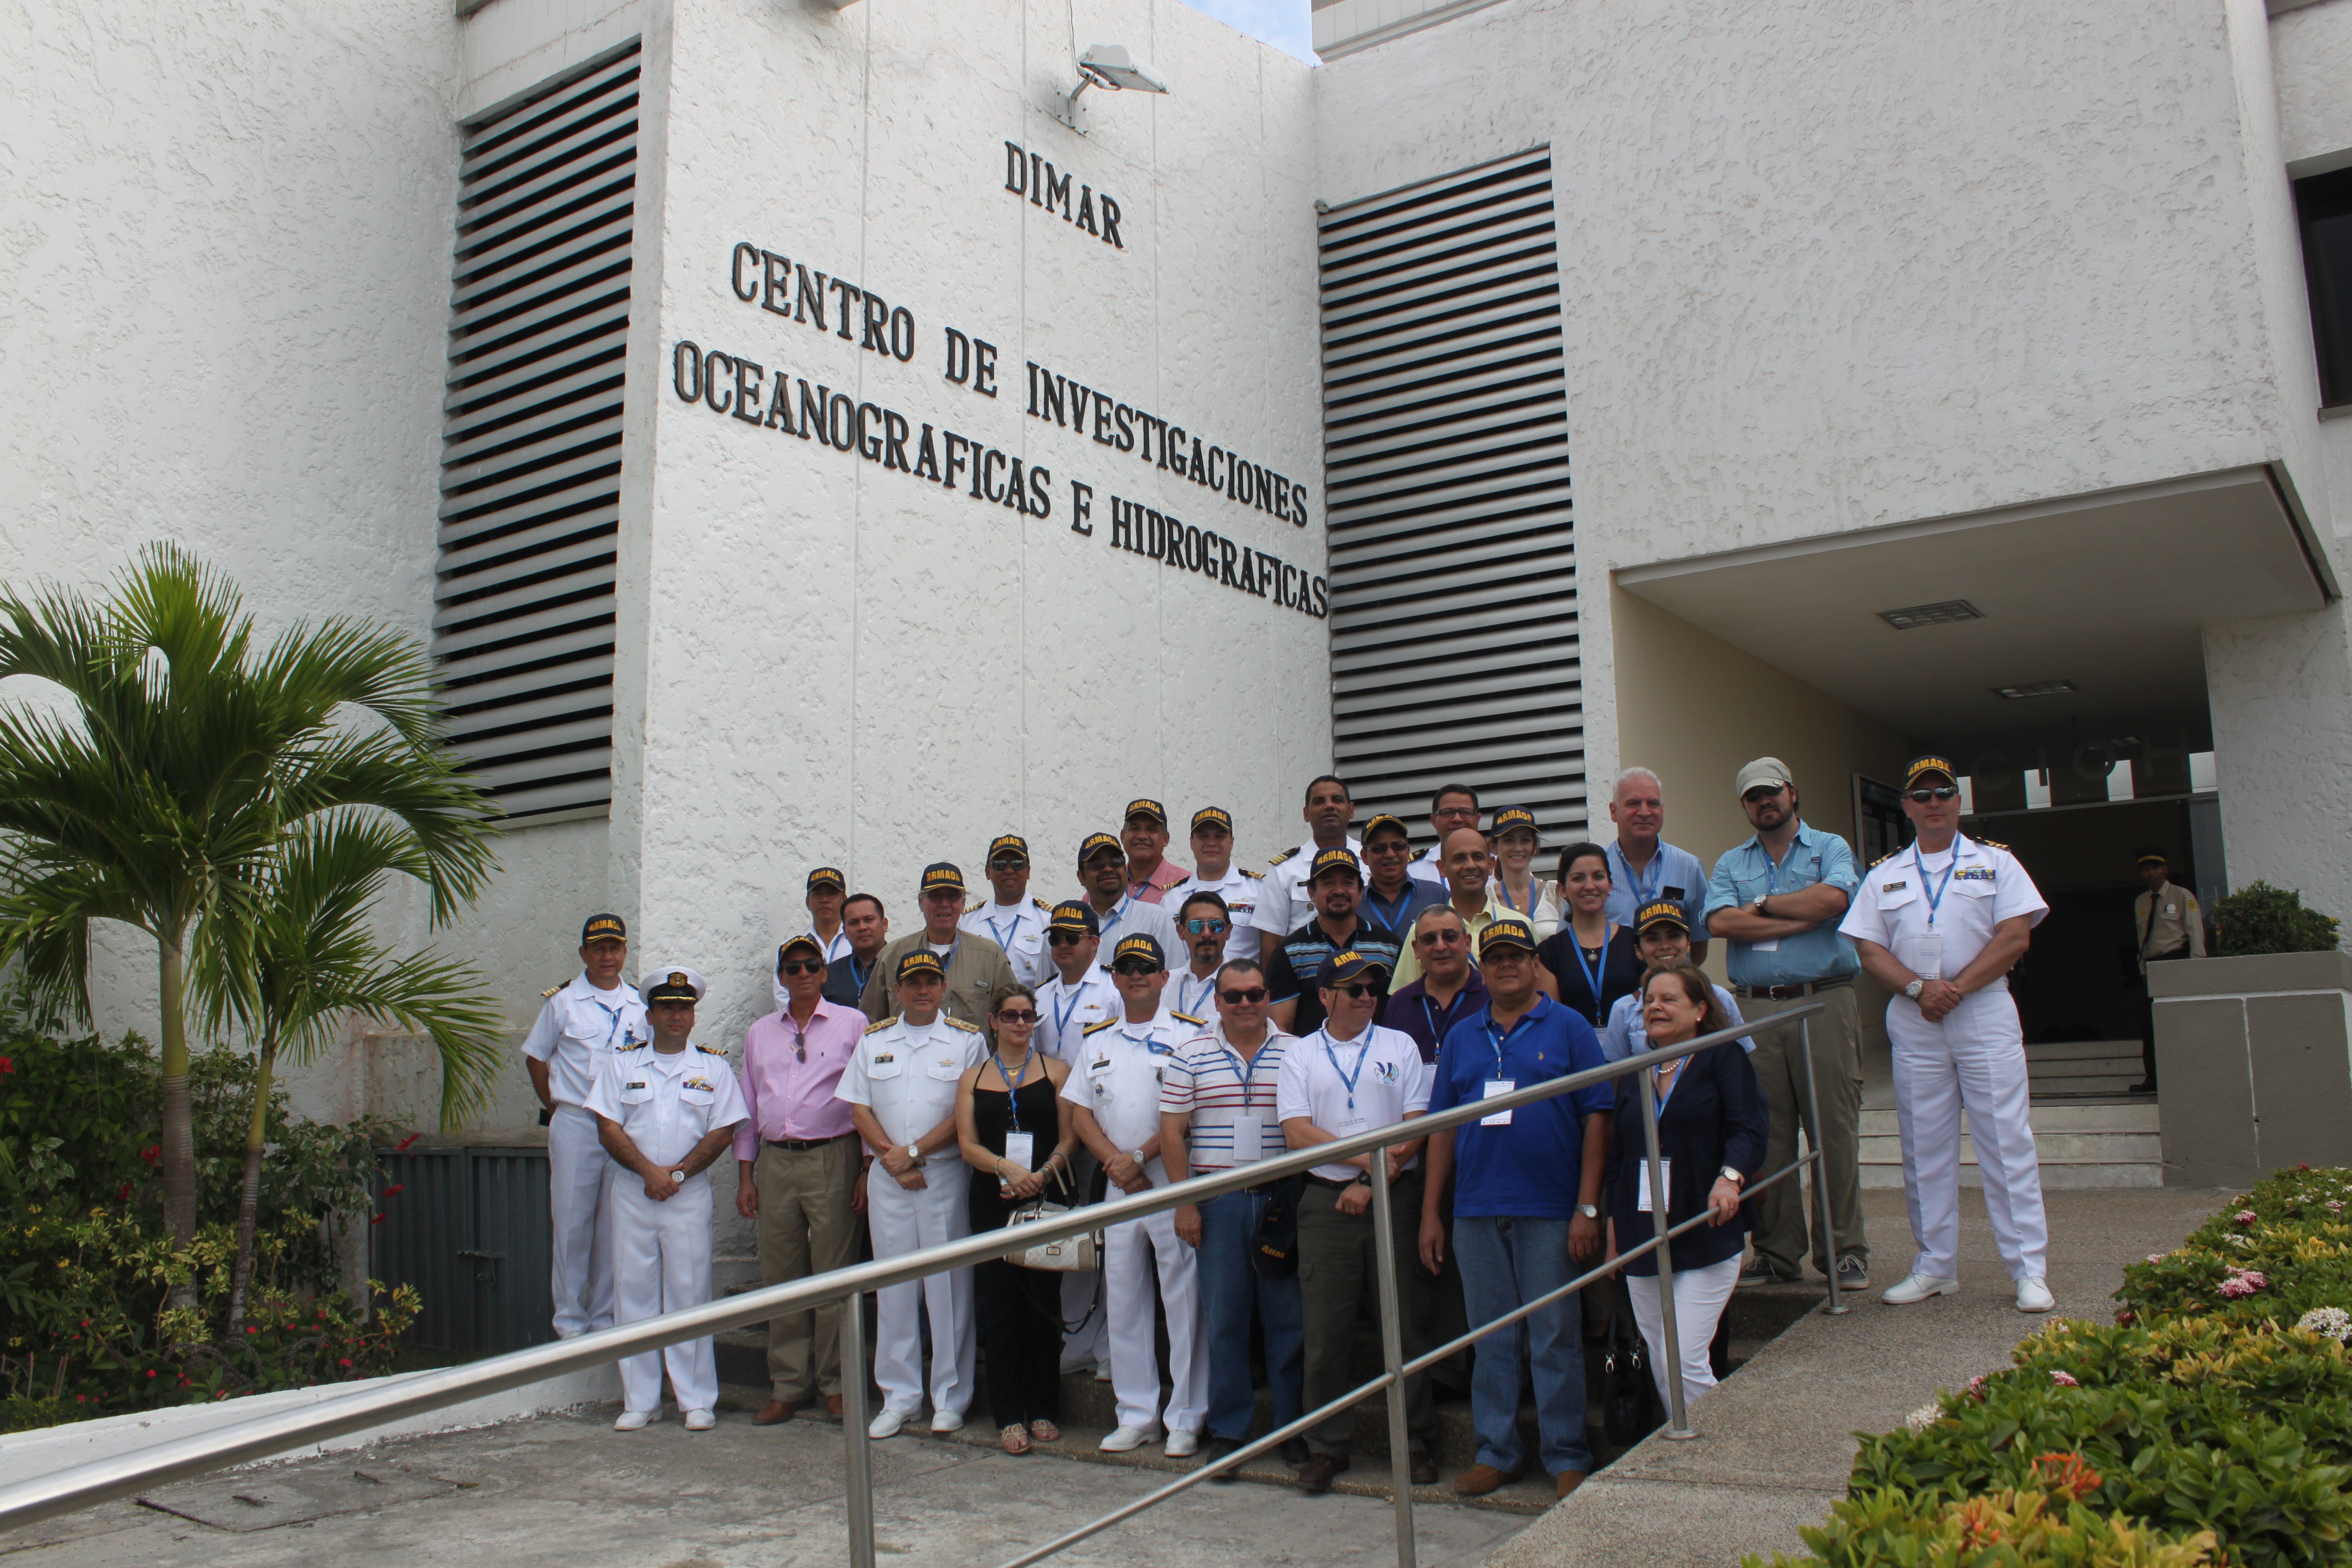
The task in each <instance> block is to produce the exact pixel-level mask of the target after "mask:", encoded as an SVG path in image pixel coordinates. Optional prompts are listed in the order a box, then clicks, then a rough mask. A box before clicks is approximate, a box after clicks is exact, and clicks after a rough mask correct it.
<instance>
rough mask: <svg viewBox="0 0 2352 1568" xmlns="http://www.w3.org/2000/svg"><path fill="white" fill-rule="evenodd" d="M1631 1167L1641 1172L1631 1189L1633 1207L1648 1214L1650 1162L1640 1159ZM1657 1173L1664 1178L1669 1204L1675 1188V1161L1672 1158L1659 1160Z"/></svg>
mask: <svg viewBox="0 0 2352 1568" xmlns="http://www.w3.org/2000/svg"><path fill="white" fill-rule="evenodd" d="M1633 1168H1634V1169H1635V1170H1636V1171H1639V1172H1640V1173H1641V1174H1642V1179H1641V1181H1640V1182H1639V1183H1638V1184H1635V1186H1634V1189H1633V1207H1634V1209H1635V1210H1636V1211H1637V1212H1638V1213H1641V1214H1648V1213H1649V1212H1650V1162H1648V1161H1647V1160H1643V1161H1641V1162H1639V1163H1636V1164H1635V1165H1634V1167H1633ZM1658 1174H1659V1175H1661V1176H1663V1177H1664V1179H1665V1184H1666V1192H1667V1194H1668V1202H1669V1205H1671V1203H1672V1194H1673V1193H1674V1190H1675V1163H1674V1162H1673V1161H1672V1160H1661V1161H1659V1162H1658Z"/></svg>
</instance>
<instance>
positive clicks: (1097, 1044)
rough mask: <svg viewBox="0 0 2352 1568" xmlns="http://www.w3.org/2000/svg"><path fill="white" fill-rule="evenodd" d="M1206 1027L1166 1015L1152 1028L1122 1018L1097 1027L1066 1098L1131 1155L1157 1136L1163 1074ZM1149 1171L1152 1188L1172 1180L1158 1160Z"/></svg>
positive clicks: (1081, 1044)
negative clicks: (1091, 1116) (1082, 1108)
mask: <svg viewBox="0 0 2352 1568" xmlns="http://www.w3.org/2000/svg"><path fill="white" fill-rule="evenodd" d="M1205 1027H1206V1025H1204V1024H1203V1023H1202V1020H1200V1019H1199V1018H1188V1017H1185V1016H1182V1015H1181V1014H1177V1013H1170V1012H1166V1011H1162V1012H1161V1013H1160V1016H1157V1017H1155V1018H1153V1019H1152V1020H1151V1021H1150V1023H1148V1024H1130V1023H1129V1022H1128V1021H1127V1019H1126V1016H1125V1015H1124V1012H1122V1014H1121V1016H1119V1017H1118V1018H1115V1019H1112V1020H1109V1021H1108V1022H1105V1023H1101V1024H1097V1025H1095V1026H1093V1027H1092V1028H1090V1029H1088V1030H1087V1032H1086V1033H1085V1035H1083V1036H1082V1037H1080V1038H1079V1041H1078V1057H1077V1060H1076V1062H1074V1063H1073V1064H1072V1065H1071V1068H1070V1076H1069V1078H1068V1079H1066V1080H1065V1081H1064V1083H1063V1085H1062V1098H1063V1099H1064V1100H1068V1101H1069V1102H1070V1103H1071V1104H1072V1105H1083V1106H1085V1107H1086V1108H1087V1110H1091V1111H1092V1112H1094V1117H1095V1121H1097V1122H1098V1123H1100V1124H1101V1126H1102V1130H1103V1136H1105V1137H1107V1138H1108V1139H1109V1140H1110V1141H1111V1142H1113V1143H1115V1144H1117V1145H1118V1147H1119V1148H1120V1149H1122V1150H1124V1151H1126V1152H1128V1153H1129V1154H1132V1153H1134V1152H1135V1151H1137V1150H1138V1149H1140V1148H1142V1147H1143V1146H1144V1145H1145V1144H1146V1143H1149V1142H1151V1140H1152V1139H1153V1138H1155V1137H1157V1136H1158V1135H1159V1132H1160V1073H1161V1070H1162V1069H1163V1068H1166V1067H1167V1065H1168V1064H1169V1062H1171V1061H1172V1060H1173V1059H1174V1058H1175V1055H1176V1047H1179V1046H1181V1045H1182V1044H1183V1043H1184V1042H1185V1041H1187V1040H1190V1039H1193V1038H1196V1037H1198V1036H1199V1035H1200V1033H1201V1031H1202V1029H1203V1028H1205ZM1146 1168H1147V1169H1148V1170H1149V1171H1150V1175H1151V1179H1152V1181H1153V1182H1155V1183H1160V1182H1165V1181H1166V1180H1167V1179H1168V1172H1167V1168H1166V1167H1165V1166H1164V1165H1162V1164H1161V1163H1160V1161H1159V1160H1158V1159H1157V1158H1155V1159H1153V1160H1152V1162H1151V1163H1150V1165H1149V1166H1148V1167H1146Z"/></svg>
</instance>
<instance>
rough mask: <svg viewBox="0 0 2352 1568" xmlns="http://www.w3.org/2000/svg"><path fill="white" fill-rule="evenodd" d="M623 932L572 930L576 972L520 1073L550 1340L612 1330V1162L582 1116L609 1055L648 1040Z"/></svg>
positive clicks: (531, 1037)
mask: <svg viewBox="0 0 2352 1568" xmlns="http://www.w3.org/2000/svg"><path fill="white" fill-rule="evenodd" d="M628 959H629V928H628V926H627V925H626V924H625V922H624V921H622V919H621V917H620V916H618V915H591V916H589V917H588V920H587V921H586V922H585V923H584V924H583V925H582V926H581V928H580V973H579V975H578V977H577V978H575V979H574V980H573V981H572V983H571V984H569V985H560V986H558V987H556V988H555V989H554V990H552V991H550V992H548V993H547V994H546V996H545V999H544V1001H543V1002H542V1003H541V1005H540V1009H539V1017H538V1018H537V1020H535V1021H534V1022H533V1023H532V1024H531V1026H530V1033H529V1034H527V1035H525V1036H524V1037H522V1054H523V1058H524V1065H525V1066H526V1067H527V1068H529V1069H530V1083H531V1088H532V1089H536V1090H537V1091H538V1092H539V1102H540V1105H541V1110H540V1121H541V1124H543V1125H544V1126H545V1127H546V1128H547V1206H548V1211H549V1215H550V1217H551V1220H552V1221H553V1227H552V1228H553V1235H552V1237H551V1240H552V1243H553V1245H552V1247H551V1251H552V1252H553V1253H554V1255H555V1267H554V1268H553V1270H552V1271H551V1272H552V1274H553V1280H552V1283H551V1289H552V1291H553V1294H554V1298H555V1337H556V1338H557V1339H560V1340H568V1339H570V1338H572V1335H574V1334H584V1333H587V1332H589V1331H591V1330H593V1329H609V1328H611V1327H612V1326H613V1258H612V1255H611V1254H610V1253H609V1252H608V1251H606V1250H605V1226H604V1176H605V1172H606V1168H607V1167H608V1166H609V1165H610V1164H611V1163H612V1162H611V1161H609V1160H608V1159H606V1158H605V1155H604V1146H603V1145H602V1144H600V1143H599V1142H597V1141H596V1119H595V1118H594V1117H593V1116H591V1115H589V1114H588V1112H587V1111H585V1110H583V1109H581V1108H582V1106H583V1105H584V1104H585V1103H586V1102H587V1099H588V1091H589V1090H590V1089H594V1088H595V1087H596V1079H597V1076H598V1075H599V1074H600V1073H602V1072H603V1070H604V1064H605V1062H607V1061H608V1060H610V1059H611V1058H612V1056H613V1053H614V1052H615V1051H630V1050H635V1049H636V1047H639V1046H642V1045H644V1044H645V1043H646V1041H647V1040H649V1039H651V1038H652V1037H653V1036H652V1033H651V1031H650V1030H649V1029H648V1028H647V1027H646V1004H645V999H644V998H643V997H641V996H639V995H638V994H637V988H636V987H635V986H634V985H632V984H629V983H628V982H627V981H625V980H624V979H622V978H621V969H622V966H623V965H624V964H625V963H627V962H628Z"/></svg>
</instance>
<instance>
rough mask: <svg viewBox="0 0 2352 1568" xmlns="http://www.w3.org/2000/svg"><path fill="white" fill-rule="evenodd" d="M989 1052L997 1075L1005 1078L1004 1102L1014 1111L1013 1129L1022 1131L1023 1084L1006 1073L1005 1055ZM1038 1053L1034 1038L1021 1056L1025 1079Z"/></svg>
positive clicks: (1023, 1077)
mask: <svg viewBox="0 0 2352 1568" xmlns="http://www.w3.org/2000/svg"><path fill="white" fill-rule="evenodd" d="M988 1054H989V1057H990V1058H991V1059H992V1060H993V1061H994V1062H995V1063H996V1076H997V1077H998V1078H1000V1079H1003V1080H1004V1103H1005V1105H1006V1106H1007V1107H1008V1108H1009V1109H1010V1110H1011V1111H1012V1115H1013V1131H1015V1132H1018V1131H1021V1085H1020V1083H1016V1082H1014V1081H1013V1079H1012V1078H1011V1077H1010V1076H1008V1075H1007V1074H1006V1072H1005V1070H1004V1058H1003V1057H1000V1056H998V1055H997V1054H996V1053H995V1052H994V1051H991V1052H989V1053H988ZM1036 1054H1037V1043H1036V1042H1035V1041H1034V1040H1032V1041H1030V1042H1029V1049H1028V1050H1027V1052H1026V1053H1024V1055H1023V1056H1022V1058H1021V1078H1022V1079H1023V1080H1024V1081H1025V1080H1026V1079H1028V1077H1029V1058H1031V1057H1034V1056H1035V1055H1036Z"/></svg>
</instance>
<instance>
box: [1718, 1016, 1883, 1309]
mask: <svg viewBox="0 0 2352 1568" xmlns="http://www.w3.org/2000/svg"><path fill="white" fill-rule="evenodd" d="M1816 1000H1818V1001H1820V1002H1822V1003H1825V1004H1826V1007H1825V1009H1824V1010H1823V1011H1822V1012H1820V1013H1817V1014H1815V1015H1814V1016H1812V1018H1811V1020H1810V1023H1811V1030H1812V1041H1813V1084H1814V1089H1815V1092H1816V1093H1817V1094H1818V1095H1819V1096H1820V1099H1821V1108H1822V1125H1820V1126H1819V1127H1815V1126H1812V1125H1811V1124H1810V1122H1808V1123H1807V1124H1806V1125H1805V1133H1806V1135H1807V1136H1808V1137H1810V1138H1811V1140H1812V1142H1813V1146H1814V1147H1815V1148H1817V1149H1819V1150H1820V1151H1821V1152H1822V1163H1821V1164H1820V1165H1819V1166H1818V1167H1817V1168H1816V1169H1815V1170H1814V1172H1813V1175H1814V1177H1815V1179H1817V1180H1819V1181H1820V1182H1822V1184H1823V1185H1824V1186H1825V1187H1826V1188H1827V1189H1828V1192H1829V1194H1830V1226H1831V1228H1832V1230H1833V1231H1834V1232H1835V1233H1836V1234H1835V1236H1834V1237H1833V1238H1832V1240H1833V1241H1834V1243H1835V1245H1834V1246H1833V1247H1832V1246H1831V1245H1829V1244H1828V1243H1827V1242H1825V1241H1824V1238H1822V1237H1820V1236H1815V1237H1813V1238H1812V1245H1811V1247H1810V1248H1808V1247H1807V1246H1806V1244H1805V1236H1806V1232H1807V1229H1808V1228H1809V1225H1811V1228H1815V1229H1818V1228H1819V1227H1818V1225H1817V1224H1812V1223H1811V1222H1815V1221H1817V1219H1818V1216H1819V1214H1820V1208H1819V1204H1820V1200H1819V1199H1815V1200H1814V1201H1813V1202H1812V1203H1811V1204H1808V1203H1807V1202H1806V1201H1805V1195H1804V1193H1803V1192H1802V1191H1801V1184H1800V1180H1799V1179H1798V1178H1793V1177H1792V1178H1790V1180H1788V1181H1785V1182H1780V1183H1776V1184H1773V1185H1772V1186H1769V1187H1767V1188H1765V1189H1764V1190H1763V1191H1762V1192H1760V1193H1759V1194H1756V1230H1755V1234H1754V1236H1753V1237H1752V1238H1751V1239H1752V1240H1753V1241H1754V1242H1755V1244H1756V1255H1757V1256H1758V1257H1759V1258H1763V1259H1764V1260H1765V1261H1766V1262H1768V1263H1769V1264H1770V1265H1771V1266H1772V1268H1773V1270H1774V1271H1775V1272H1776V1273H1779V1274H1780V1275H1781V1276H1782V1277H1783V1278H1790V1277H1794V1276H1796V1275H1798V1274H1801V1272H1803V1269H1802V1264H1803V1260H1804V1258H1805V1257H1806V1255H1807V1253H1808V1251H1810V1253H1811V1257H1812V1259H1813V1267H1814V1268H1819V1269H1821V1270H1822V1271H1823V1273H1824V1274H1826V1273H1827V1272H1828V1270H1829V1269H1831V1268H1833V1267H1835V1265H1836V1260H1837V1259H1838V1258H1843V1257H1844V1256H1845V1255H1846V1254H1847V1253H1849V1252H1851V1253H1853V1255H1854V1256H1855V1257H1857V1258H1865V1259H1866V1258H1869V1256H1870V1244H1869V1243H1868V1242H1867V1241H1866V1240H1864V1237H1863V1234H1862V1170H1861V1164H1860V1155H1861V1147H1862V1146H1861V1126H1862V1014H1861V1010H1860V1006H1859V1005H1858V1004H1857V1002H1856V1000H1855V998H1854V994H1853V986H1852V985H1839V986H1834V987H1832V988H1831V989H1830V990H1827V991H1822V992H1817V993H1815V994H1813V995H1811V996H1804V997H1792V998H1790V1000H1788V1001H1785V1002H1775V1001H1772V1000H1770V999H1769V998H1768V997H1763V996H1742V997H1741V998H1739V1011H1740V1015H1741V1016H1743V1017H1745V1018H1746V1019H1747V1020H1748V1022H1749V1023H1751V1024H1753V1023H1759V1022H1760V1021H1762V1020H1764V1019H1766V1018H1769V1017H1770V1016H1772V1015H1773V1014H1775V1013H1780V1012H1784V1011H1786V1010H1787V1009H1789V1008H1790V1007H1797V1006H1801V1005H1804V1004H1805V1003H1807V1002H1811V1001H1816ZM1802 1027H1803V1025H1801V1024H1791V1025H1790V1026H1787V1027H1786V1028H1782V1029H1774V1030H1771V1031H1769V1033H1768V1032H1766V1031H1764V1030H1761V1029H1759V1030H1758V1031H1757V1033H1756V1049H1755V1050H1754V1051H1752V1052H1750V1053H1749V1054H1748V1065H1749V1066H1751V1067H1753V1068H1755V1069H1756V1079H1757V1081H1758V1082H1759V1083H1761V1084H1762V1085H1763V1086H1764V1099H1765V1100H1766V1102H1767V1103H1768V1104H1769V1106H1770V1107H1771V1110H1772V1131H1771V1135H1770V1137H1769V1138H1768V1139H1767V1140H1766V1141H1765V1145H1764V1168H1763V1169H1762V1170H1761V1171H1752V1172H1750V1173H1748V1174H1749V1175H1750V1176H1769V1175H1770V1174H1771V1173H1773V1172H1775V1171H1777V1170H1780V1168H1781V1167H1782V1166H1784V1165H1786V1164H1788V1163H1789V1162H1790V1161H1791V1160H1794V1159H1795V1158H1796V1157H1797V1127H1798V1124H1799V1121H1800V1118H1801V1117H1802V1115H1803V1112H1804V1106H1805V1059H1804V1053H1803V1051H1802V1050H1801V1049H1800V1048H1799V1047H1798V1037H1799V1031H1800V1029H1801V1028H1802Z"/></svg>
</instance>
